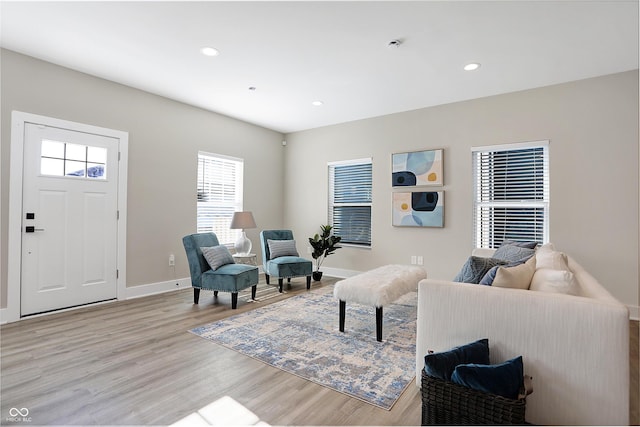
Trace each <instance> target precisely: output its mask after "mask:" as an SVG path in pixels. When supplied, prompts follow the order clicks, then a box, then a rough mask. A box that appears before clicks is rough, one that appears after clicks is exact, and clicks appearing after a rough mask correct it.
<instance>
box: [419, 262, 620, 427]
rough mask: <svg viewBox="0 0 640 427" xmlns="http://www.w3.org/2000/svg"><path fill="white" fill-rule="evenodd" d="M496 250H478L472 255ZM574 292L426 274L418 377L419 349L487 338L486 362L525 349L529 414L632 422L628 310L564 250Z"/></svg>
mask: <svg viewBox="0 0 640 427" xmlns="http://www.w3.org/2000/svg"><path fill="white" fill-rule="evenodd" d="M492 253H493V251H487V250H476V251H474V255H476V256H491V254H492ZM566 259H567V264H568V267H569V269H570V271H571V272H572V273H573V276H574V277H575V279H576V281H577V284H578V289H579V290H578V292H577V293H578V295H577V296H574V295H567V294H562V293H553V292H541V291H533V290H520V289H510V288H501V287H494V286H482V285H476V284H467V283H456V282H450V281H443V280H434V279H424V280H422V281H420V283H419V285H418V325H417V342H416V379H417V384H418V387H419V386H420V378H421V371H422V369H423V367H424V355H425V354H427V351H428V350H433V351H444V350H448V349H450V348H451V347H454V346H457V345H461V344H465V343H468V342H471V341H474V340H477V339H480V338H488V339H489V347H490V356H491V363H499V362H503V361H506V360H508V359H510V358H513V357H516V356H519V355H522V356H523V360H524V367H525V373H526V374H527V375H531V376H532V377H533V390H534V391H533V394H531V395H530V396H528V397H527V408H526V420H527V422H530V423H533V424H547V425H627V424H628V423H629V312H628V309H627V307H626V306H625V305H623V304H621V303H620V302H618V301H617V300H616V299H615V298H614V297H613V296H611V294H609V292H607V290H606V289H604V288H603V287H602V286H601V285H600V284H599V283H598V282H597V281H596V280H595V279H594V278H593V276H591V275H590V274H589V273H587V272H586V271H585V270H584V269H583V268H582V267H581V266H580V265H579V264H578V263H577V262H576V261H575V260H573V259H572V258H571V257H566Z"/></svg>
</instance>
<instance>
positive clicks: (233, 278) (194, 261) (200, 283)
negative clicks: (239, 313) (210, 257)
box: [182, 233, 259, 309]
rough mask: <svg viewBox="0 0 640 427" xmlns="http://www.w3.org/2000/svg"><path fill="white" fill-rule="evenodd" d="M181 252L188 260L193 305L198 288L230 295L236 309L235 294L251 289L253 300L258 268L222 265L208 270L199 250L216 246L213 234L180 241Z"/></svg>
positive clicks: (197, 235) (215, 294)
mask: <svg viewBox="0 0 640 427" xmlns="http://www.w3.org/2000/svg"><path fill="white" fill-rule="evenodd" d="M182 243H183V245H184V249H185V251H186V252H187V259H188V260H189V271H190V273H191V286H193V303H194V304H198V300H199V299H200V289H207V290H210V291H213V295H214V296H218V292H219V291H222V292H231V308H232V309H235V308H236V307H237V306H238V291H241V290H243V289H246V288H248V287H249V286H251V287H252V288H251V298H252V299H255V297H256V287H257V286H258V280H259V278H258V267H255V266H251V265H244V264H234V263H230V264H226V265H222V266H221V267H218V268H216V269H215V270H212V269H211V267H210V266H209V263H208V262H207V260H206V259H205V257H204V255H203V254H202V249H201V248H206V247H212V246H219V245H220V244H219V243H218V237H217V236H216V235H215V234H213V233H198V234H190V235H188V236H184V237H183V238H182Z"/></svg>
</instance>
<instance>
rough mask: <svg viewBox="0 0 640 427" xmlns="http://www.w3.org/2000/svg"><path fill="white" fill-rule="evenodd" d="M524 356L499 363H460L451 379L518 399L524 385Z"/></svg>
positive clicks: (471, 386) (467, 385)
mask: <svg viewBox="0 0 640 427" xmlns="http://www.w3.org/2000/svg"><path fill="white" fill-rule="evenodd" d="M523 371H524V369H523V367H522V356H518V357H516V358H514V359H511V360H507V361H506V362H504V363H501V364H499V365H480V364H466V365H459V366H457V367H456V368H455V370H454V371H453V374H452V375H451V381H452V382H454V383H456V384H460V385H463V386H465V387H469V388H472V389H474V390H478V391H482V392H485V393H491V394H496V395H498V396H502V397H506V398H507V399H517V398H518V393H519V392H520V388H521V387H522V385H523Z"/></svg>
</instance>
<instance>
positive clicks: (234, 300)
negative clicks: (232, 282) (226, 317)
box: [231, 292, 238, 310]
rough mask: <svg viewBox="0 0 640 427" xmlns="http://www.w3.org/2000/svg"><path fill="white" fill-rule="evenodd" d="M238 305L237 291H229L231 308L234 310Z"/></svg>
mask: <svg viewBox="0 0 640 427" xmlns="http://www.w3.org/2000/svg"><path fill="white" fill-rule="evenodd" d="M237 307H238V293H237V292H231V309H232V310H235V309H236V308H237Z"/></svg>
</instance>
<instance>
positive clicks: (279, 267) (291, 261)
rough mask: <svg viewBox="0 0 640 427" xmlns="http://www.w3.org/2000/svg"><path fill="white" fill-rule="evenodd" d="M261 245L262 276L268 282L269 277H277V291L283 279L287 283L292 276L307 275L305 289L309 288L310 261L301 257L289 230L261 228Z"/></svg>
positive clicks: (280, 287) (311, 267)
mask: <svg viewBox="0 0 640 427" xmlns="http://www.w3.org/2000/svg"><path fill="white" fill-rule="evenodd" d="M260 246H261V247H262V266H263V267H264V276H265V279H266V281H267V284H269V277H270V276H273V277H276V278H277V279H278V286H279V291H280V292H282V283H283V279H284V278H286V279H287V283H289V282H291V278H292V277H302V276H306V277H307V289H311V270H312V269H313V266H312V264H311V261H309V260H308V259H305V258H301V257H300V256H299V255H298V252H297V251H296V248H295V242H294V240H293V232H292V231H291V230H263V231H261V232H260Z"/></svg>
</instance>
